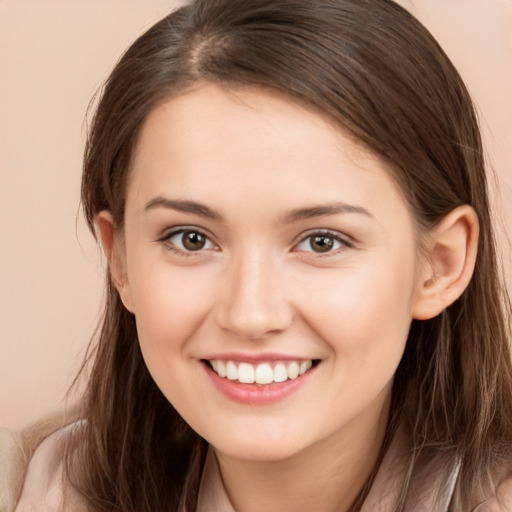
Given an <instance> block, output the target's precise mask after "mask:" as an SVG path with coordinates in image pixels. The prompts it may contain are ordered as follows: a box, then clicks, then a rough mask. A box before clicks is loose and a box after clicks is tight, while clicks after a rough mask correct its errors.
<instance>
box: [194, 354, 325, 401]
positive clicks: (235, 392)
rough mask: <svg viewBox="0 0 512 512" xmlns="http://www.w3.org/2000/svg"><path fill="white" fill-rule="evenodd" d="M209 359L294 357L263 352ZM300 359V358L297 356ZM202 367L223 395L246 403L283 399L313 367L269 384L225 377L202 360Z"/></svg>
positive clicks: (261, 359)
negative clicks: (263, 353)
mask: <svg viewBox="0 0 512 512" xmlns="http://www.w3.org/2000/svg"><path fill="white" fill-rule="evenodd" d="M208 359H209V360H217V359H222V360H234V361H240V360H243V361H245V362H250V363H258V362H261V361H269V362H271V361H273V360H274V361H275V360H279V361H283V360H290V359H294V358H290V356H287V357H283V356H282V355H278V354H275V355H274V354H272V355H271V354H265V355H261V356H259V355H258V356H252V357H251V356H249V357H247V356H245V355H244V356H243V357H241V356H240V355H236V354H222V355H215V356H211V358H210V357H209V358H208ZM298 359H300V358H298ZM203 367H204V369H205V371H206V373H207V375H208V377H209V378H210V380H211V382H212V383H213V384H214V386H215V387H216V388H217V389H218V390H219V391H220V392H221V393H222V394H223V395H225V396H227V397H228V398H230V399H231V400H234V401H235V402H238V403H241V404H248V405H266V404H273V403H277V402H279V401H281V400H284V399H285V398H287V397H288V396H290V395H292V394H293V393H295V392H296V391H297V390H298V389H300V388H301V387H302V386H303V385H304V384H306V382H307V381H308V379H309V376H310V373H312V372H313V371H314V370H315V368H312V369H311V370H309V371H308V372H306V373H305V374H303V375H300V376H299V377H297V378H295V379H289V380H286V381H284V382H273V383H271V384H265V385H260V384H243V383H240V382H239V381H237V380H229V379H227V378H224V377H221V376H219V375H218V374H217V373H216V372H215V371H214V370H213V369H212V368H211V366H210V364H209V363H208V362H206V361H204V364H203Z"/></svg>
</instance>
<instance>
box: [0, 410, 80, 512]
mask: <svg viewBox="0 0 512 512" xmlns="http://www.w3.org/2000/svg"><path fill="white" fill-rule="evenodd" d="M83 423H84V421H83V420H76V419H75V418H73V417H72V415H70V413H61V414H55V415H52V416H49V417H47V418H45V419H43V420H41V421H40V422H38V423H36V424H35V425H32V426H30V427H28V428H26V429H24V430H22V431H21V432H9V431H7V430H5V429H0V510H2V512H4V511H5V512H14V511H15V512H32V511H34V512H35V511H37V512H47V511H48V512H50V511H51V512H56V511H58V510H59V507H60V504H61V501H62V498H63V491H64V484H63V482H64V479H63V475H64V472H63V471H64V453H65V450H66V447H67V446H68V445H69V443H70V442H71V441H72V440H73V439H74V438H75V436H76V433H77V432H79V431H80V430H81V426H82V425H83Z"/></svg>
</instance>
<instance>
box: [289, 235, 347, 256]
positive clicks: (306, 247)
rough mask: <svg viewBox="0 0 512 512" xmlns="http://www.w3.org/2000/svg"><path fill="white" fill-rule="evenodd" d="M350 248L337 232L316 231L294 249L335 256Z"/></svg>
mask: <svg viewBox="0 0 512 512" xmlns="http://www.w3.org/2000/svg"><path fill="white" fill-rule="evenodd" d="M350 247H352V244H351V243H350V241H349V240H347V239H346V237H344V236H343V235H341V234H338V233H337V232H331V231H317V232H316V233H312V234H310V235H308V236H305V237H304V238H303V239H302V240H301V241H300V243H299V244H297V246H296V247H295V249H296V250H299V251H304V252H310V253H316V254H322V253H329V252H332V253H333V254H335V253H337V252H338V250H340V249H348V248H350Z"/></svg>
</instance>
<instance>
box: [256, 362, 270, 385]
mask: <svg viewBox="0 0 512 512" xmlns="http://www.w3.org/2000/svg"><path fill="white" fill-rule="evenodd" d="M254 380H255V381H256V384H270V383H271V382H273V381H274V370H272V367H271V366H270V365H269V364H267V363H264V364H259V365H258V366H256V377H255V379H254Z"/></svg>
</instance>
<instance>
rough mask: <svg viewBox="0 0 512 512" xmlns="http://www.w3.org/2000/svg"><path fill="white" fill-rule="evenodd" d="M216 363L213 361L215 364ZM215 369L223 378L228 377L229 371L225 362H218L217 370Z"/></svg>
mask: <svg viewBox="0 0 512 512" xmlns="http://www.w3.org/2000/svg"><path fill="white" fill-rule="evenodd" d="M213 362H214V361H212V363H213ZM213 369H214V370H215V371H216V372H217V373H218V374H219V375H220V376H221V377H226V376H227V370H226V363H224V361H220V360H219V361H217V368H215V366H214V367H213Z"/></svg>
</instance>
